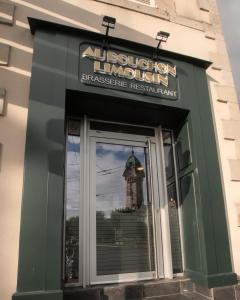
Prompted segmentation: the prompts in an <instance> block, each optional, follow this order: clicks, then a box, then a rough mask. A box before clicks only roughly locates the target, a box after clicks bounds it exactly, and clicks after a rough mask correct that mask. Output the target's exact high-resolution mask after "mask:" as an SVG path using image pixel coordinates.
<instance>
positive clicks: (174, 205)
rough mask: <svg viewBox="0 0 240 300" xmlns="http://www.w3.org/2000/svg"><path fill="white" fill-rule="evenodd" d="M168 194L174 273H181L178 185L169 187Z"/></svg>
mask: <svg viewBox="0 0 240 300" xmlns="http://www.w3.org/2000/svg"><path fill="white" fill-rule="evenodd" d="M167 193H168V212H169V225H170V238H171V249H172V264H173V273H181V272H182V271H183V268H182V252H181V240H180V228H179V218H178V202H177V192H176V185H175V184H171V185H169V186H168V189H167Z"/></svg>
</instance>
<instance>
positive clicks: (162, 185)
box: [66, 116, 173, 287]
mask: <svg viewBox="0 0 240 300" xmlns="http://www.w3.org/2000/svg"><path fill="white" fill-rule="evenodd" d="M97 121H98V122H102V121H101V120H97ZM90 122H91V120H89V119H87V117H86V116H84V119H83V120H82V121H81V133H80V136H81V151H80V160H81V169H80V199H79V201H80V206H79V207H80V211H79V282H78V283H74V284H66V286H79V285H80V286H83V287H86V286H88V285H91V284H103V283H114V282H127V281H136V280H145V279H153V278H173V270H172V255H171V240H170V227H169V216H168V199H167V186H166V178H165V163H164V152H163V140H162V129H161V127H158V128H155V137H148V136H144V135H133V134H125V133H124V134H122V133H118V132H107V131H100V130H90ZM103 122H104V121H103ZM105 123H108V122H105ZM109 123H116V122H109ZM117 124H119V123H117ZM123 125H125V124H123ZM126 125H130V126H131V124H126ZM133 126H136V125H133ZM139 127H147V126H139ZM151 128H153V127H151ZM153 129H154V128H153ZM96 141H101V142H108V143H115V144H119V143H121V144H123V145H124V144H125V145H130V146H131V145H133V146H134V145H135V146H141V147H147V144H146V142H147V141H149V142H150V148H151V169H152V172H153V173H152V176H151V180H152V186H154V189H153V193H152V198H153V199H154V201H153V206H154V214H153V216H154V218H153V222H154V224H153V226H154V227H155V230H154V240H155V253H156V255H155V271H154V272H143V273H142V274H141V273H126V274H117V276H115V277H114V275H103V276H96V209H95V205H94V202H95V197H96V192H95V189H96V184H95V179H94V178H90V170H94V172H95V160H94V157H95V156H96V148H95V147H96ZM95 158H96V157H95ZM93 177H94V176H93ZM93 200H94V201H93ZM93 220H94V221H93ZM94 228H95V232H94ZM91 239H95V247H94V249H93V247H92V246H93V245H94V242H93V241H92V240H91Z"/></svg>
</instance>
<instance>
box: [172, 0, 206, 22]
mask: <svg viewBox="0 0 240 300" xmlns="http://www.w3.org/2000/svg"><path fill="white" fill-rule="evenodd" d="M175 5H176V13H177V15H178V16H182V17H185V18H188V19H192V20H195V21H201V14H200V11H199V7H198V4H197V2H196V1H189V0H175Z"/></svg>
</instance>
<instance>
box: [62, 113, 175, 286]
mask: <svg viewBox="0 0 240 300" xmlns="http://www.w3.org/2000/svg"><path fill="white" fill-rule="evenodd" d="M67 133H68V135H67V141H66V150H67V151H66V192H65V195H66V200H65V231H64V235H65V236H64V258H63V264H64V272H63V275H64V283H65V285H66V286H83V287H85V286H89V285H92V284H98V283H114V282H127V281H137V280H146V279H154V278H163V277H165V278H172V277H173V271H174V272H175V269H176V267H175V265H176V263H175V257H178V262H180V258H181V257H180V255H181V248H180V247H178V248H177V249H178V252H177V254H178V256H176V255H175V253H176V245H179V244H180V238H179V236H180V235H179V230H178V228H177V225H178V223H177V218H178V215H177V214H176V208H175V207H174V208H173V205H172V202H173V201H172V198H174V199H175V198H176V197H175V195H172V194H171V195H170V194H169V193H168V181H167V180H168V177H169V176H166V175H167V174H168V173H169V159H168V158H169V155H168V153H167V152H166V145H168V144H166V143H167V140H166V131H162V130H161V127H158V128H151V127H143V126H142V127H141V126H135V125H126V124H120V123H108V122H101V121H96V120H95V121H93V120H88V119H87V118H86V117H84V119H83V120H81V122H79V121H76V120H70V121H69V122H68V128H67ZM80 137H81V139H80ZM80 140H81V143H80ZM163 141H164V142H163ZM164 154H165V155H164ZM164 156H165V160H164ZM172 164H173V165H174V166H175V162H172ZM165 166H166V168H165ZM173 181H174V178H173ZM174 182H175V181H174ZM171 184H172V181H171ZM176 186H177V185H176ZM169 195H170V196H171V197H170V196H169ZM168 196H169V197H170V200H169V201H170V202H171V206H170V205H169V203H170V202H169V201H168ZM173 212H174V220H173ZM173 221H174V222H173ZM180 225H181V223H179V227H180ZM170 231H171V232H170ZM176 234H177V235H178V236H176ZM173 260H174V265H173ZM163 262H164V263H163ZM173 268H174V269H173ZM179 270H180V271H181V269H180V268H178V269H176V271H177V272H179Z"/></svg>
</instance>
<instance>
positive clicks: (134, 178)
mask: <svg viewBox="0 0 240 300" xmlns="http://www.w3.org/2000/svg"><path fill="white" fill-rule="evenodd" d="M123 177H124V178H125V180H126V182H127V185H126V208H128V209H133V210H135V209H138V208H140V207H141V206H142V204H143V202H144V196H143V179H144V177H145V173H144V168H143V166H142V164H141V162H140V161H139V159H138V158H137V157H136V156H135V155H134V151H132V153H131V154H130V155H129V157H128V159H127V162H126V165H125V170H124V172H123Z"/></svg>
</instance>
